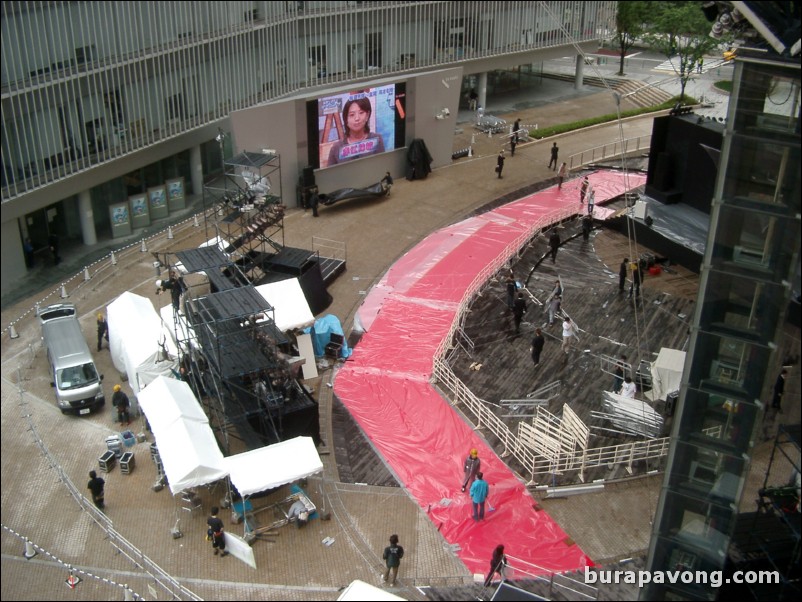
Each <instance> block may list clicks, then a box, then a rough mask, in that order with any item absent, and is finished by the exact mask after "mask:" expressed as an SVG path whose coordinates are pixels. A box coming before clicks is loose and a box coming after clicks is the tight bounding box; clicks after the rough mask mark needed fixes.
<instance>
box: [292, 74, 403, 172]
mask: <svg viewBox="0 0 802 602" xmlns="http://www.w3.org/2000/svg"><path fill="white" fill-rule="evenodd" d="M405 88H406V86H405V84H403V83H401V84H388V85H385V86H376V87H375V88H363V89H360V90H354V91H350V92H344V93H342V94H335V95H332V96H326V97H323V98H320V99H318V100H313V101H311V102H309V103H308V104H307V117H308V124H309V138H310V141H311V140H315V139H316V140H317V144H316V145H315V144H310V145H309V164H310V165H311V166H313V167H314V168H321V169H322V168H326V167H332V166H334V165H340V164H342V163H347V162H349V161H354V160H356V159H362V158H364V157H370V156H372V155H378V154H381V153H384V152H387V151H391V150H394V149H396V148H403V147H404V145H405V140H404V138H405V130H406V128H405V123H406V110H405V105H406V90H405Z"/></svg>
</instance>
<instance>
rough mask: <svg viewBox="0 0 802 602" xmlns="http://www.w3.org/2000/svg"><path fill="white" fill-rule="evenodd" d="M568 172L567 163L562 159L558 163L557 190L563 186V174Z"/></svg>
mask: <svg viewBox="0 0 802 602" xmlns="http://www.w3.org/2000/svg"><path fill="white" fill-rule="evenodd" d="M567 174H568V164H567V163H566V162H565V161H563V162H562V163H561V164H560V170H559V171H558V172H557V190H560V189H562V187H563V180H565V176H566V175H567Z"/></svg>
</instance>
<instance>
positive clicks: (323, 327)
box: [304, 314, 351, 359]
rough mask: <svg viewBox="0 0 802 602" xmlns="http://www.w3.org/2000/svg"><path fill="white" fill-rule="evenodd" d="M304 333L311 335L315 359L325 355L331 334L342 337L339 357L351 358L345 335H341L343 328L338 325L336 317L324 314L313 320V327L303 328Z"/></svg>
mask: <svg viewBox="0 0 802 602" xmlns="http://www.w3.org/2000/svg"><path fill="white" fill-rule="evenodd" d="M304 333H306V334H309V333H311V334H312V349H313V350H314V352H315V357H323V356H324V355H325V354H326V345H328V344H329V341H330V340H331V335H332V333H334V334H339V335H341V336H342V337H343V346H342V348H341V349H340V357H341V358H343V359H347V358H349V357H351V348H350V347H349V346H348V341H346V340H345V333H343V327H342V326H341V325H340V320H339V319H337V316H333V315H331V314H326V315H325V316H323V317H321V318H319V319H317V320H315V323H314V325H312V326H310V327H309V328H304Z"/></svg>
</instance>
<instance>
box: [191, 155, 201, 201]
mask: <svg viewBox="0 0 802 602" xmlns="http://www.w3.org/2000/svg"><path fill="white" fill-rule="evenodd" d="M189 172H190V174H191V175H192V194H203V163H202V162H201V147H200V145H198V146H193V147H192V148H191V149H189Z"/></svg>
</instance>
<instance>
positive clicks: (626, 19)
mask: <svg viewBox="0 0 802 602" xmlns="http://www.w3.org/2000/svg"><path fill="white" fill-rule="evenodd" d="M650 4H652V3H651V2H619V3H618V11H617V12H616V15H615V37H614V38H613V41H614V43H615V44H616V45H617V46H618V48H619V50H620V51H621V56H620V61H621V62H620V65H619V68H618V75H624V59H625V58H626V56H627V52H629V49H630V48H632V47H633V46H634V45H635V42H636V41H637V40H638V38H640V37H641V36H642V35H643V34H644V32H645V31H646V20H647V18H648V15H649V5H650Z"/></svg>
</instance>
